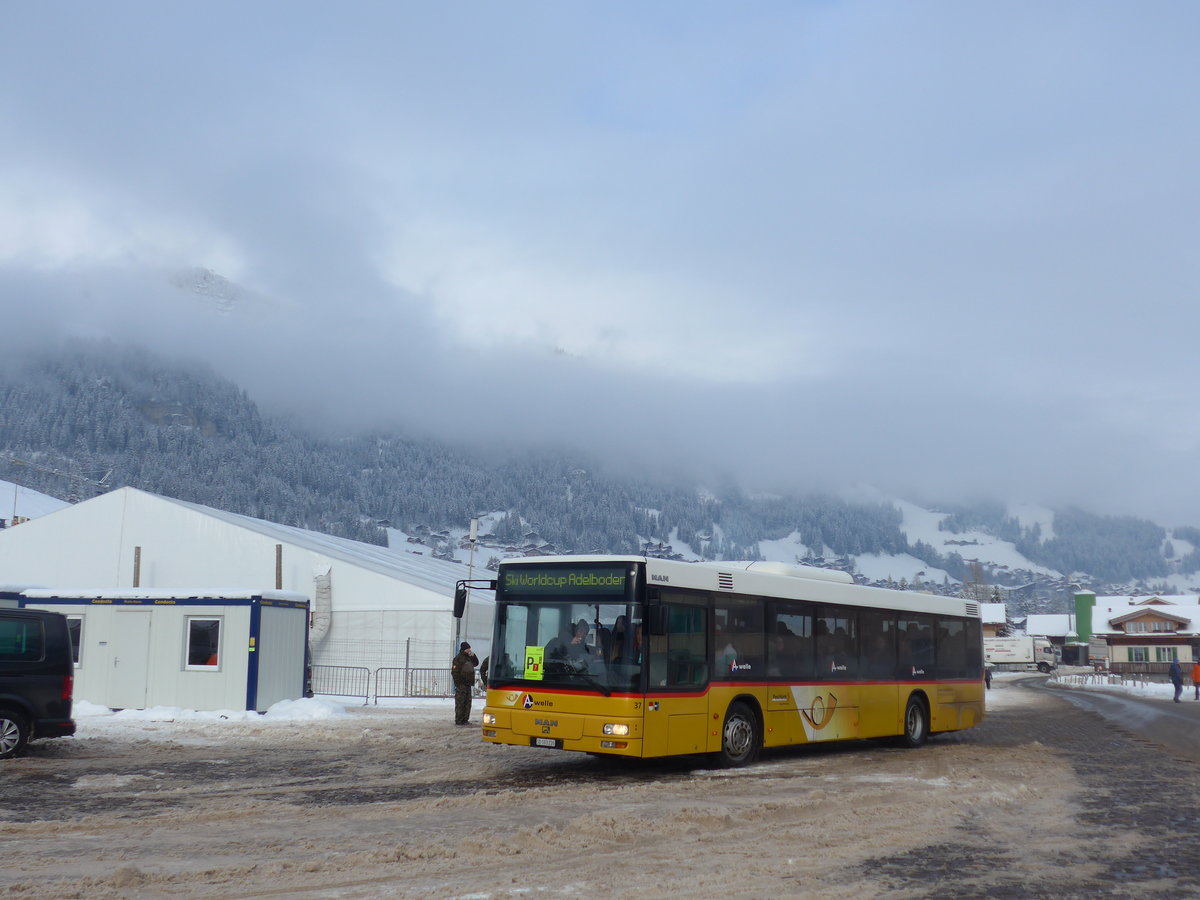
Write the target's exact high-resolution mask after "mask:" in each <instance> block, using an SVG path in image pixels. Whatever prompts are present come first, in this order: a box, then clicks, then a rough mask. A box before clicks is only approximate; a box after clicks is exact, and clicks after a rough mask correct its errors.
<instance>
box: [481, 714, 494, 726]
mask: <svg viewBox="0 0 1200 900" xmlns="http://www.w3.org/2000/svg"><path fill="white" fill-rule="evenodd" d="M483 724H484V725H495V724H496V716H495V714H494V713H489V712H485V713H484V714H483Z"/></svg>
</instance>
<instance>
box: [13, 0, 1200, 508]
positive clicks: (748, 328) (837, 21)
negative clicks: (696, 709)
mask: <svg viewBox="0 0 1200 900" xmlns="http://www.w3.org/2000/svg"><path fill="white" fill-rule="evenodd" d="M0 10H2V11H3V17H2V21H3V28H2V29H0V313H2V316H3V318H2V320H0V329H2V330H3V332H4V334H5V341H4V345H5V349H6V352H7V351H9V350H11V349H14V343H15V344H18V345H24V344H29V343H36V342H37V341H40V340H41V339H42V338H44V337H46V336H50V335H53V334H55V333H58V332H61V331H64V330H65V331H69V332H71V333H73V334H83V335H106V334H111V335H117V336H122V337H127V338H131V339H136V340H138V341H143V342H146V343H149V344H151V345H153V346H155V347H157V348H159V349H160V350H165V351H167V352H171V353H181V354H186V355H196V356H201V357H203V358H205V359H207V360H209V361H210V362H211V363H212V364H213V365H214V366H216V367H217V368H219V369H220V370H222V371H224V372H225V373H226V374H228V375H229V376H230V377H231V378H232V379H233V380H235V381H237V382H238V383H239V384H241V385H242V386H243V387H245V388H247V389H248V390H249V391H250V393H251V395H252V397H254V398H255V399H257V400H259V401H260V403H262V404H263V405H264V406H266V407H267V408H268V409H269V410H277V409H290V410H295V411H300V412H302V413H305V414H311V415H313V416H315V417H316V420H319V421H322V422H324V423H329V424H333V425H335V426H337V427H364V426H369V425H389V426H390V425H401V426H404V427H407V428H410V429H415V430H422V431H433V432H436V433H438V434H445V435H448V436H454V437H461V436H464V435H471V436H473V437H480V436H487V435H492V434H504V435H506V436H522V435H528V436H529V437H531V438H536V439H539V440H541V439H545V438H546V437H547V436H549V437H553V438H556V439H559V440H562V441H565V442H568V443H573V442H580V443H582V444H584V445H587V446H592V447H595V448H598V449H600V450H602V451H604V452H605V453H615V452H621V453H623V454H625V455H626V456H625V458H628V459H633V460H638V461H650V462H652V461H654V460H656V459H657V460H662V459H663V458H670V459H679V460H681V461H683V462H685V463H686V462H695V463H696V464H697V465H698V466H709V465H711V466H716V467H718V468H720V469H724V470H727V471H729V472H732V473H734V474H735V475H737V476H738V477H740V478H741V479H742V480H743V483H744V484H745V485H746V486H747V487H748V488H751V489H781V488H786V487H798V488H803V489H809V488H813V487H824V488H829V489H836V488H840V487H842V486H844V485H848V484H853V483H856V482H866V483H870V484H873V485H877V486H879V487H881V488H883V489H885V490H889V491H897V492H904V493H906V494H907V495H909V496H919V497H922V498H940V499H947V500H950V499H956V498H959V497H965V496H979V495H984V496H995V497H1000V498H1002V499H1013V500H1017V499H1020V500H1030V501H1037V502H1042V503H1050V504H1061V503H1078V504H1081V505H1083V506H1085V507H1087V508H1090V509H1093V510H1095V511H1097V512H1105V513H1129V514H1135V515H1145V516H1150V517H1153V518H1156V519H1157V520H1159V521H1161V522H1162V524H1166V525H1172V524H1182V523H1188V524H1200V465H1198V463H1200V453H1198V450H1200V414H1198V404H1197V401H1196V395H1197V391H1198V390H1200V375H1198V371H1197V370H1198V368H1200V356H1198V353H1197V348H1198V347H1200V303H1198V302H1197V297H1196V293H1197V291H1196V288H1197V285H1198V283H1200V279H1198V272H1197V267H1198V264H1200V255H1198V254H1197V251H1196V246H1195V245H1196V242H1197V237H1198V236H1200V234H1198V229H1197V219H1198V217H1200V202H1198V201H1200V196H1198V194H1200V191H1198V187H1200V175H1198V174H1197V173H1198V168H1200V165H1198V160H1200V152H1198V151H1200V140H1198V138H1200V134H1198V129H1200V125H1198V122H1200V119H1198V118H1197V116H1196V98H1197V96H1200V54H1197V52H1196V47H1197V45H1198V42H1200V28H1198V26H1200V5H1196V4H1190V3H1176V2H1172V3H1154V2H1148V3H1137V4H1134V3H1127V2H1122V3H1106V2H1097V0H1085V2H1075V3H1073V2H1057V3H1045V2H1028V3H1021V2H1011V0H1010V2H1005V3H993V4H979V3H972V4H967V3H961V2H953V0H947V2H936V3H921V2H914V3H907V2H879V3H865V2H807V3H806V2H797V0H789V2H765V0H764V2H757V3H753V4H732V3H701V2H691V0H689V2H663V3H655V4H644V3H624V4H623V3H593V4H581V3H570V2H555V3H540V4H530V3H524V2H506V3H478V4H454V3H437V4H434V3H427V4H418V3H393V2H380V3H361V2H360V3H352V4H329V3H304V2H300V3H297V2H287V3H283V2H279V3H244V2H237V3H223V2H211V0H210V2H204V3H199V2H194V3H189V2H177V3H159V2H140V3H131V2H119V0H118V2H110V3H103V4H100V3H92V2H79V3H20V2H16V0H7V2H5V0H0ZM195 267H204V268H208V269H211V270H212V271H213V272H215V273H218V274H219V275H220V276H222V277H224V278H226V279H229V280H230V281H232V282H234V283H236V285H237V286H238V288H239V290H240V291H241V294H240V302H239V305H238V306H239V308H238V311H237V312H235V313H234V314H232V315H220V314H217V313H216V312H214V310H213V308H212V307H211V306H206V305H205V304H204V303H202V302H200V300H201V298H199V297H198V296H197V295H196V294H194V293H189V292H187V291H185V290H181V289H180V288H178V287H176V286H175V285H174V284H173V283H172V276H173V275H174V274H175V273H178V272H179V271H181V270H185V269H189V268H195ZM14 335H21V337H19V338H14ZM673 465H674V464H673Z"/></svg>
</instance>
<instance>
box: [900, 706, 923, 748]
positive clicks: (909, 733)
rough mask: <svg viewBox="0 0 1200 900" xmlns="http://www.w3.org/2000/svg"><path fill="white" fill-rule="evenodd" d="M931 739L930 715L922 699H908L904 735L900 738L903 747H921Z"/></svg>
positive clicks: (905, 709) (905, 708)
mask: <svg viewBox="0 0 1200 900" xmlns="http://www.w3.org/2000/svg"><path fill="white" fill-rule="evenodd" d="M928 737H929V713H928V712H927V711H926V709H925V703H924V701H923V700H921V698H920V697H917V696H915V695H914V696H912V697H909V698H908V705H907V706H905V707H904V734H902V735H901V736H900V745H901V746H903V747H920V746H921V745H922V744H924V743H925V739H926V738H928Z"/></svg>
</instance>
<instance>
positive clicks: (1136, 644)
mask: <svg viewBox="0 0 1200 900" xmlns="http://www.w3.org/2000/svg"><path fill="white" fill-rule="evenodd" d="M1092 621H1093V628H1094V631H1095V633H1096V636H1097V637H1103V638H1104V639H1105V640H1106V641H1107V643H1108V648H1109V667H1110V669H1111V670H1112V671H1114V672H1126V673H1146V674H1160V673H1165V672H1166V671H1167V669H1168V667H1169V666H1170V664H1171V663H1172V662H1174V661H1178V662H1181V663H1184V664H1190V663H1191V661H1192V660H1193V659H1196V658H1200V603H1198V602H1197V598H1196V597H1190V596H1189V597H1169V598H1164V597H1157V596H1156V597H1130V598H1124V597H1097V598H1096V608H1095V612H1094V614H1093V620H1092Z"/></svg>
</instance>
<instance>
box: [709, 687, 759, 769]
mask: <svg viewBox="0 0 1200 900" xmlns="http://www.w3.org/2000/svg"><path fill="white" fill-rule="evenodd" d="M759 746H760V740H759V736H758V718H757V717H756V716H755V715H754V711H753V710H751V709H750V707H749V706H747V705H746V704H745V703H742V702H741V701H737V702H734V703H731V704H729V710H728V711H727V712H726V713H725V725H724V726H723V727H722V728H721V752H720V753H719V754H717V756H718V758H719V759H720V761H721V765H723V766H725V767H726V768H736V767H738V766H744V765H746V764H747V763H750V762H753V761H754V758H755V757H757V756H758V750H759Z"/></svg>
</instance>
